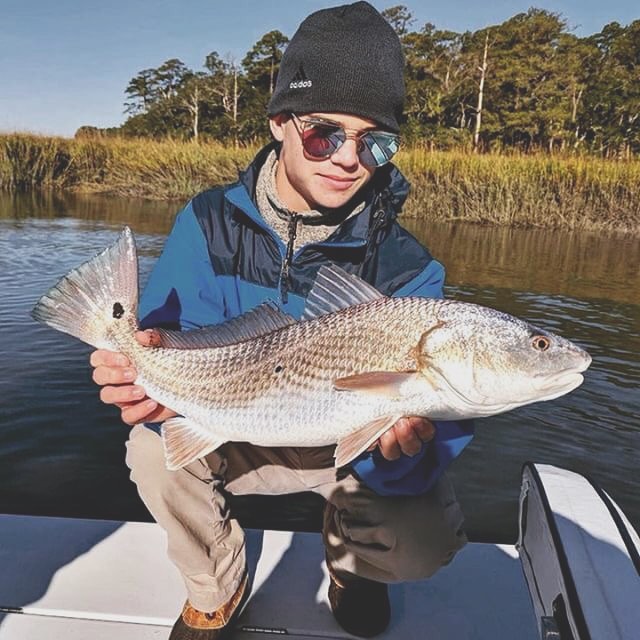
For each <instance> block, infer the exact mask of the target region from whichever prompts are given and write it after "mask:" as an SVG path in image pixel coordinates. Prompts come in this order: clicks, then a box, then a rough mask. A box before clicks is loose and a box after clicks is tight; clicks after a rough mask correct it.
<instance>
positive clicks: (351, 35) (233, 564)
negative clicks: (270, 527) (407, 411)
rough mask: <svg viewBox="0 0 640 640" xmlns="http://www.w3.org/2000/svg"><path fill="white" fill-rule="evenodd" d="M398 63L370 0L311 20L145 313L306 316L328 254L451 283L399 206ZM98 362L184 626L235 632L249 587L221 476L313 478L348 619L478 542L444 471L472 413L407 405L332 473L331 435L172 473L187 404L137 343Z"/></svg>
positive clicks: (157, 278)
mask: <svg viewBox="0 0 640 640" xmlns="http://www.w3.org/2000/svg"><path fill="white" fill-rule="evenodd" d="M402 67H403V60H402V52H401V48H400V43H399V40H398V37H397V35H396V34H395V33H394V31H393V29H392V28H391V27H390V26H389V25H388V24H387V23H386V21H385V20H384V19H383V18H382V17H381V16H380V14H379V13H378V12H377V11H376V10H375V9H374V8H373V7H372V6H371V5H369V4H368V3H366V2H357V3H355V4H353V5H345V6H342V7H335V8H333V9H327V10H322V11H318V12H316V13H314V14H312V15H311V16H309V17H308V18H307V19H306V20H305V21H304V22H303V23H302V25H301V26H300V28H299V30H298V31H297V32H296V34H295V35H294V37H293V39H292V40H291V42H290V44H289V45H288V47H287V50H286V52H285V55H284V58H283V60H282V64H281V67H280V72H279V76H278V80H277V85H276V88H275V91H274V94H273V96H272V98H271V101H270V103H269V107H268V114H269V117H270V127H271V131H272V134H273V137H274V139H275V141H274V143H272V144H271V145H269V146H268V147H266V148H265V149H263V150H262V151H261V152H260V153H259V154H258V156H257V157H256V159H255V160H254V162H253V163H252V164H251V166H250V167H249V168H248V169H247V170H246V171H245V172H244V173H243V174H242V175H241V177H240V180H239V182H238V183H235V184H233V185H227V186H225V187H221V188H216V189H212V190H210V191H207V192H205V193H203V194H200V195H198V196H196V197H195V198H194V199H193V200H192V201H191V202H190V203H189V204H188V205H187V206H186V207H185V208H184V210H183V211H182V212H181V213H180V214H179V215H178V218H177V220H176V223H175V226H174V229H173V230H172V232H171V234H170V236H169V237H168V239H167V243H166V245H165V249H164V251H163V254H162V256H161V257H160V259H159V260H158V263H157V264H156V266H155V268H154V271H153V273H152V274H151V277H150V279H149V283H148V285H147V288H146V291H145V293H144V295H143V297H142V299H141V303H140V318H141V324H142V326H144V327H167V328H179V329H182V330H190V329H195V328H198V327H201V326H205V325H211V324H218V323H221V322H224V321H226V320H230V319H232V318H234V317H236V316H239V315H241V314H242V313H245V312H247V311H249V310H250V309H252V308H254V307H256V306H257V305H258V304H260V303H262V302H264V301H266V300H276V301H277V302H278V303H279V306H280V307H281V308H282V309H283V310H284V311H286V312H287V313H289V314H291V315H292V316H294V317H297V318H299V317H300V316H301V315H302V312H303V309H304V303H305V298H306V296H307V295H308V293H309V290H310V288H311V285H312V283H313V281H314V279H315V277H316V274H317V272H318V270H319V268H320V267H321V266H322V265H329V264H336V265H338V266H340V267H341V268H342V269H344V270H345V271H347V272H349V273H355V274H357V275H359V276H360V277H361V278H362V279H364V280H366V281H367V282H369V283H371V284H372V285H373V286H374V287H375V288H376V289H378V290H379V291H381V292H382V293H384V294H386V295H389V296H427V297H441V296H442V285H443V279H444V272H443V269H442V267H441V265H440V264H439V263H437V262H436V261H435V260H433V259H432V258H431V256H430V255H429V253H428V251H426V249H424V248H423V247H421V246H420V245H419V244H418V243H417V241H416V240H415V239H414V238H413V237H412V236H410V235H409V234H408V233H407V232H405V231H404V230H403V229H402V228H401V227H400V226H399V225H398V224H397V222H396V220H395V218H396V216H397V213H398V211H399V209H400V207H401V205H402V202H403V201H404V199H405V197H406V194H407V191H408V184H407V183H406V181H405V180H404V178H403V177H402V175H401V174H400V172H399V171H398V170H397V169H396V168H395V167H394V166H393V165H391V164H390V163H389V160H390V159H391V157H392V156H393V155H394V154H395V152H396V151H397V149H398V144H399V137H398V130H399V120H400V117H401V113H402V105H403V99H404V86H403V78H402ZM152 336H153V334H149V333H140V334H138V340H139V341H140V342H141V343H142V344H148V343H149V342H150V341H151V339H152ZM91 363H92V365H93V366H94V367H95V371H94V379H95V381H96V382H97V383H98V384H100V385H102V386H103V388H102V390H101V398H102V400H103V401H104V402H106V403H110V404H116V405H117V406H118V407H120V408H121V411H122V419H123V420H124V422H126V423H128V424H130V425H136V426H135V427H134V428H133V429H132V432H131V437H130V440H129V443H128V445H127V446H128V453H127V464H128V465H129V466H130V468H131V477H132V479H133V481H134V482H136V484H137V486H138V489H139V491H140V494H141V496H142V498H143V500H144V502H145V504H146V505H147V506H148V508H149V510H150V511H151V513H152V514H153V515H154V517H155V518H156V520H157V521H158V522H159V523H160V524H161V525H162V526H163V527H164V528H165V529H166V531H167V533H168V538H169V554H170V556H171V558H172V560H173V561H174V562H175V563H176V565H177V566H178V568H179V569H180V571H181V573H182V574H183V576H184V580H185V583H186V586H187V591H188V601H187V603H186V604H185V607H184V610H183V613H182V615H181V616H180V618H179V619H178V621H177V622H176V625H175V626H174V628H173V630H172V634H171V638H172V639H173V640H179V639H186V638H189V639H194V640H195V639H198V640H214V639H217V638H221V637H223V635H224V634H225V633H226V632H228V631H229V629H230V628H231V626H232V620H233V619H234V613H237V611H238V610H239V609H240V606H239V605H240V604H241V603H242V602H243V601H244V600H245V599H246V597H247V595H248V593H249V587H248V585H247V574H246V564H245V549H244V535H243V532H242V530H241V529H240V527H239V525H238V522H237V521H236V520H234V519H232V518H230V517H229V515H228V513H227V511H226V510H225V501H224V495H223V492H222V491H221V489H222V488H223V487H224V488H225V489H226V490H228V491H230V492H231V493H265V494H277V493H291V492H297V491H307V490H312V491H316V492H318V493H320V494H321V495H323V496H324V497H325V498H326V499H327V508H326V511H325V526H324V540H325V543H326V557H327V563H328V566H329V570H330V575H331V586H330V591H329V600H330V603H331V606H332V610H333V611H334V614H335V616H336V618H337V620H338V622H339V623H340V624H341V625H342V626H343V627H344V628H345V629H346V630H347V631H349V632H351V633H353V634H355V635H360V636H363V637H370V636H373V635H375V634H378V633H380V632H382V631H383V630H384V629H385V628H386V627H387V625H388V622H389V616H390V608H389V600H388V596H387V588H386V584H387V583H390V582H397V581H404V580H413V579H419V578H424V577H427V576H430V575H432V574H433V573H434V572H435V571H437V570H438V569H439V568H440V567H441V566H443V565H445V564H447V563H448V562H449V561H450V560H451V558H452V557H453V555H454V554H455V553H456V552H457V550H458V549H460V548H461V547H462V545H463V544H464V542H465V535H464V531H463V528H462V524H463V520H462V515H461V512H460V510H459V507H458V504H457V502H456V500H455V496H454V494H453V490H452V488H451V486H450V484H449V482H448V480H447V479H446V477H445V476H443V475H442V473H443V471H444V469H445V468H446V466H447V465H448V464H449V462H450V461H451V460H452V459H453V458H454V457H455V456H456V455H457V454H458V453H459V452H460V450H461V449H462V448H463V447H464V446H465V445H466V444H467V443H468V441H469V440H470V439H471V434H472V431H471V427H470V426H468V425H464V424H458V423H445V422H442V423H438V424H436V425H433V424H432V423H431V422H429V421H427V420H425V419H422V418H418V417H404V418H401V419H399V420H398V421H397V422H396V423H395V424H394V425H392V426H391V427H390V428H389V429H388V430H387V431H386V432H385V433H384V434H383V435H381V436H380V438H379V439H378V440H377V445H376V446H375V448H374V449H373V450H370V451H369V452H367V453H365V454H363V455H361V456H359V457H358V458H357V459H356V461H355V462H354V463H353V464H352V465H351V468H350V469H352V472H350V473H341V474H337V473H336V469H335V468H334V467H333V458H332V456H333V447H314V448H309V449H300V448H297V449H292V448H287V447H274V448H271V447H257V446H253V445H250V444H248V443H226V444H225V445H223V446H222V447H220V448H219V449H218V450H216V451H215V452H213V453H211V454H209V455H207V456H206V458H204V459H202V460H199V461H196V462H194V463H192V464H190V465H188V466H187V467H185V468H184V469H180V470H178V471H168V470H167V469H166V467H165V459H164V454H163V449H162V444H161V439H160V437H159V436H158V434H157V433H156V432H154V430H153V425H151V424H149V423H160V422H162V421H164V420H166V419H169V418H171V417H172V416H175V413H174V412H173V411H171V409H169V408H165V407H163V406H160V405H159V404H158V403H157V402H155V401H154V400H151V399H149V398H147V397H146V392H145V389H144V388H142V387H140V386H138V385H136V384H135V383H134V381H135V379H136V375H137V374H136V371H135V370H134V369H133V368H132V366H131V365H130V363H129V362H128V360H127V358H126V357H125V356H124V355H121V354H116V353H112V352H109V351H105V350H99V351H96V352H94V353H93V354H92V357H91ZM140 423H147V425H146V426H144V425H143V424H140ZM148 427H152V428H148ZM347 469H349V467H347Z"/></svg>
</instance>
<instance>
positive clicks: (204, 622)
mask: <svg viewBox="0 0 640 640" xmlns="http://www.w3.org/2000/svg"><path fill="white" fill-rule="evenodd" d="M247 582H248V575H247V574H246V573H245V574H244V577H243V578H242V581H241V582H240V586H239V587H238V590H237V591H236V592H235V593H234V594H233V597H232V598H231V600H229V602H227V604H225V605H223V606H222V607H220V608H219V609H216V610H215V611H212V612H211V613H204V612H202V611H198V610H197V609H194V608H193V607H192V606H191V605H190V604H189V601H188V600H187V602H186V603H185V605H184V608H183V609H182V614H181V615H180V617H179V618H178V619H177V620H176V623H175V624H174V625H173V629H171V635H170V636H169V640H223V639H224V638H227V637H229V634H230V633H231V632H232V631H233V627H234V625H235V621H236V618H237V617H238V614H239V613H240V611H241V610H242V605H243V604H244V603H245V602H246V600H247V598H248V597H249V592H250V589H249V588H248V586H247Z"/></svg>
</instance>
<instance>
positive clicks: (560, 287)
mask: <svg viewBox="0 0 640 640" xmlns="http://www.w3.org/2000/svg"><path fill="white" fill-rule="evenodd" d="M403 224H404V225H405V226H406V228H407V229H408V230H409V231H411V233H413V234H414V235H415V236H416V237H417V238H419V239H420V240H421V241H422V242H424V243H425V244H426V245H427V246H428V247H429V248H430V250H431V252H432V253H433V255H434V256H435V257H436V258H438V259H439V260H440V261H441V262H442V263H443V264H445V265H446V267H447V280H448V281H449V282H450V283H455V284H465V285H470V286H474V287H491V288H507V289H518V290H521V291H531V292H540V293H547V294H562V295H569V296H573V297H576V298H606V299H607V300H611V301H615V302H630V303H632V304H638V303H639V302H640V294H639V293H638V287H639V286H640V241H639V239H638V238H637V237H633V236H629V235H622V234H620V235H603V234H597V233H577V232H567V231H555V230H553V231H549V230H545V229H510V228H506V227H481V226H477V225H471V224H427V223H425V222H422V221H418V220H414V219H407V220H405V221H403Z"/></svg>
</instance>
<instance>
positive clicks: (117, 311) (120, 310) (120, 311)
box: [113, 302, 124, 320]
mask: <svg viewBox="0 0 640 640" xmlns="http://www.w3.org/2000/svg"><path fill="white" fill-rule="evenodd" d="M123 315H124V307H123V306H122V305H121V304H120V303H119V302H116V303H115V304H114V305H113V317H114V318H115V319H116V320H120V318H122V316H123Z"/></svg>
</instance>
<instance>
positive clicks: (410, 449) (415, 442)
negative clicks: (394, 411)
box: [378, 416, 436, 460]
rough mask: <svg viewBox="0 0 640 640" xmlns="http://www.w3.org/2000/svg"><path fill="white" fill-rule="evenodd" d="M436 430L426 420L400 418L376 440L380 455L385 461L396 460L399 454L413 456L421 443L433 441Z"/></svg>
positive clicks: (410, 417)
mask: <svg viewBox="0 0 640 640" xmlns="http://www.w3.org/2000/svg"><path fill="white" fill-rule="evenodd" d="M435 433H436V428H435V427H434V426H433V424H432V423H431V422H430V421H429V420H427V419H426V418H421V417H419V416H408V417H405V418H400V420H398V422H396V423H395V424H394V425H393V427H391V429H389V430H388V431H386V432H385V433H383V434H382V435H381V436H380V438H378V446H379V447H380V453H381V454H382V456H383V457H384V458H386V459H387V460H397V459H398V458H399V457H400V455H401V454H403V453H404V454H406V455H408V456H415V455H416V454H417V453H419V452H420V449H421V448H422V443H423V442H429V441H430V440H432V439H433V436H434V435H435Z"/></svg>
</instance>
